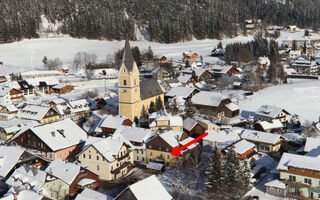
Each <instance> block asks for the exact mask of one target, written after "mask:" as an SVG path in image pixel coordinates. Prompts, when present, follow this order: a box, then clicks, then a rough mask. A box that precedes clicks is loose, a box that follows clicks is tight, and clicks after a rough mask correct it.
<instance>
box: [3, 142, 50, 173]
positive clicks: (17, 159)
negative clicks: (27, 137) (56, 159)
mask: <svg viewBox="0 0 320 200" xmlns="http://www.w3.org/2000/svg"><path fill="white" fill-rule="evenodd" d="M44 163H45V162H44V161H43V160H41V159H40V158H38V157H36V156H34V155H32V154H31V153H29V152H27V151H25V150H24V149H22V148H20V147H14V146H3V145H1V146H0V177H1V178H2V179H6V178H8V177H9V176H10V175H11V173H12V172H13V171H14V170H15V169H16V168H18V167H20V166H22V165H23V164H29V165H34V166H39V165H42V164H44Z"/></svg>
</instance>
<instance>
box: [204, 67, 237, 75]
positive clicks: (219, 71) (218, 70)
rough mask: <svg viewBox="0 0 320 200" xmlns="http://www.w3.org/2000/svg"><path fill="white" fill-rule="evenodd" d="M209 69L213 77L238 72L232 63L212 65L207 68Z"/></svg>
mask: <svg viewBox="0 0 320 200" xmlns="http://www.w3.org/2000/svg"><path fill="white" fill-rule="evenodd" d="M209 71H210V72H211V73H212V74H213V75H214V76H215V77H222V76H225V75H229V76H232V75H235V74H239V73H240V71H239V70H238V69H237V68H236V67H234V66H232V65H225V66H221V65H214V66H213V67H212V68H210V69H209Z"/></svg>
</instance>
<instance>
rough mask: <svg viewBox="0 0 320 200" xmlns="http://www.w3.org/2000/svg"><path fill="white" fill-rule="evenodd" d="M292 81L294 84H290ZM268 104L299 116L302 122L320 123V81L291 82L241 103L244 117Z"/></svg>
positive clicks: (262, 92)
mask: <svg viewBox="0 0 320 200" xmlns="http://www.w3.org/2000/svg"><path fill="white" fill-rule="evenodd" d="M291 81H292V83H290V82H291ZM263 104H268V105H273V106H280V107H283V108H285V109H287V111H288V112H290V113H291V114H294V113H296V114H298V115H299V116H300V119H301V122H304V121H305V120H309V121H318V120H319V116H320V81H319V80H298V81H294V80H289V84H286V85H279V86H272V87H269V88H266V89H264V90H261V91H259V92H257V93H255V94H254V95H253V96H251V97H247V98H245V99H244V100H243V101H240V107H241V110H242V112H243V116H244V117H246V114H247V113H248V112H255V111H256V110H257V109H258V108H259V107H260V106H261V105H263Z"/></svg>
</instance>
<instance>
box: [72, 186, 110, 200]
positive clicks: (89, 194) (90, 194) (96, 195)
mask: <svg viewBox="0 0 320 200" xmlns="http://www.w3.org/2000/svg"><path fill="white" fill-rule="evenodd" d="M75 200H113V198H112V197H111V196H109V195H106V194H102V193H100V192H97V191H95V190H91V189H89V188H84V190H82V192H81V193H79V194H78V195H77V197H76V198H75Z"/></svg>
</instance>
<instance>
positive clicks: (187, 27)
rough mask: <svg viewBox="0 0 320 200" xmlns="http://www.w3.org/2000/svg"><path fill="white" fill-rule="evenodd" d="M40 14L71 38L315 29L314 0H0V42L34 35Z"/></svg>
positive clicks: (162, 38) (319, 10)
mask: <svg viewBox="0 0 320 200" xmlns="http://www.w3.org/2000/svg"><path fill="white" fill-rule="evenodd" d="M43 15H44V16H46V18H47V20H48V22H50V23H52V24H55V23H58V24H59V26H54V27H55V28H56V27H58V30H52V31H54V32H57V31H58V32H61V33H63V34H69V35H71V36H73V37H86V38H89V39H109V40H111V39H115V40H119V39H123V38H125V37H129V38H130V39H137V38H141V37H142V35H143V36H147V38H148V39H150V40H152V41H159V42H165V43H172V42H178V41H183V40H190V39H192V38H193V37H195V38H197V39H203V38H220V37H223V36H228V37H233V36H235V35H237V34H239V33H243V31H244V26H245V24H244V22H245V20H246V19H262V20H263V21H264V22H267V23H271V24H277V25H289V24H296V25H298V26H300V27H308V28H314V29H317V28H318V27H319V22H318V19H320V3H319V1H314V0H309V1H306V0H268V1H263V0H224V1H221V0H54V1H52V0H1V4H0V42H12V41H16V40H20V39H22V38H35V37H39V34H40V33H41V30H43V27H42V25H41V22H42V21H43V19H42V18H41V16H43ZM47 24H48V23H47ZM49 30H50V29H49ZM140 30H142V33H140V32H139V31H140ZM137 36H138V37H137Z"/></svg>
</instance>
